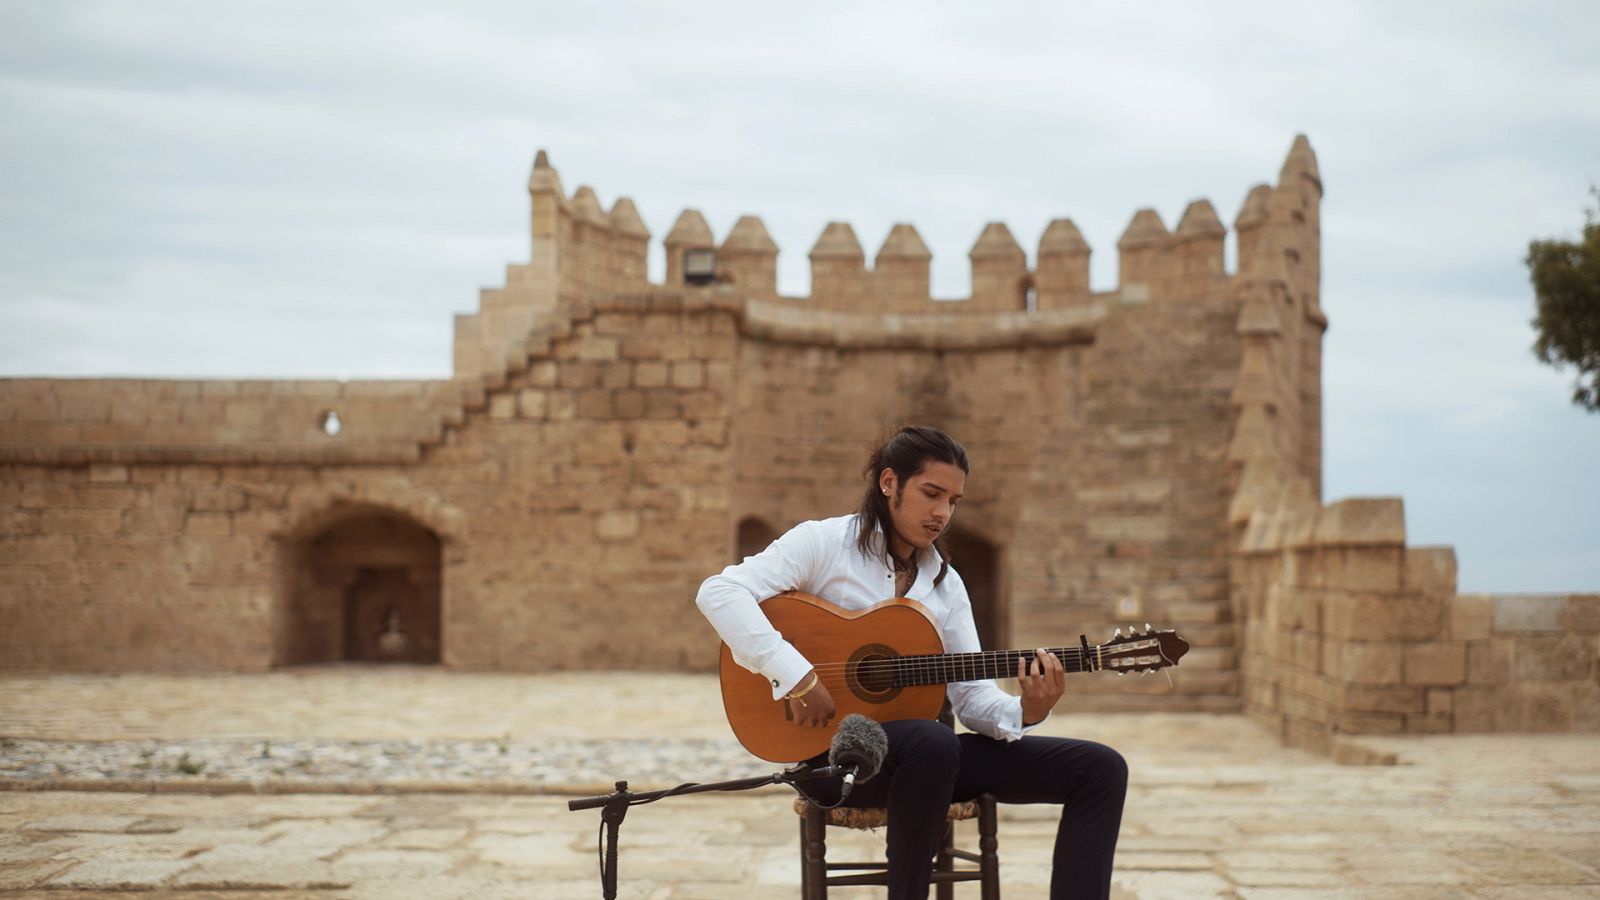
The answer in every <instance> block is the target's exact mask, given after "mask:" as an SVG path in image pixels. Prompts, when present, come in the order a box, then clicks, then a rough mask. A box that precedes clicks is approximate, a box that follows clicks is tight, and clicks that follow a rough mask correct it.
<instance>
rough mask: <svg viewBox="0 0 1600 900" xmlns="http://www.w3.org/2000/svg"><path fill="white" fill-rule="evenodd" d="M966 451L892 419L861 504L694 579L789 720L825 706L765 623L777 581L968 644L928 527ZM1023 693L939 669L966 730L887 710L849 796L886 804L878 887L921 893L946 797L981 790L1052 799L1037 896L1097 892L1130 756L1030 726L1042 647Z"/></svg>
mask: <svg viewBox="0 0 1600 900" xmlns="http://www.w3.org/2000/svg"><path fill="white" fill-rule="evenodd" d="M969 471H970V465H969V463H968V461H967V454H966V451H965V450H964V449H963V448H962V447H961V445H960V444H958V443H956V441H955V440H954V439H953V438H951V437H950V436H949V435H947V434H945V433H944V432H942V431H939V430H938V429H935V428H927V427H915V426H913V427H907V428H902V429H900V431H898V432H897V433H896V434H895V435H894V436H893V437H892V438H890V439H889V440H888V441H887V442H886V443H885V444H884V445H883V446H882V447H880V448H879V449H878V450H877V451H876V452H874V453H873V454H872V457H871V459H870V460H869V462H868V464H867V467H866V474H867V477H868V482H869V483H868V485H867V489H866V492H865V495H864V496H863V498H862V502H861V508H860V510H859V511H858V512H856V513H855V514H853V515H848V516H840V517H838V518H833V519H825V520H822V521H813V522H804V523H801V524H800V525H797V526H795V527H794V528H793V529H791V530H790V531H789V532H788V533H787V534H785V535H783V536H782V537H780V538H778V539H777V540H775V541H773V542H772V544H771V545H770V546H768V547H767V548H766V549H765V550H763V551H762V552H760V553H758V554H756V555H755V556H751V557H749V558H747V559H745V560H744V561H743V562H741V563H739V564H737V565H732V566H729V567H728V568H726V569H724V570H723V571H722V572H721V573H720V574H717V575H713V576H712V577H710V578H708V579H706V581H705V583H704V584H702V585H701V587H700V593H699V596H698V597H697V598H696V601H695V602H696V604H697V605H698V606H699V608H700V611H701V612H702V613H703V614H704V615H705V616H706V618H707V619H708V620H709V621H710V622H711V625H712V627H714V628H715V629H716V630H717V633H718V634H719V635H720V636H721V637H722V639H723V641H724V642H725V643H726V644H727V645H728V648H729V649H730V650H731V651H732V654H733V659H734V660H735V661H736V662H737V663H738V664H739V665H740V666H743V667H744V668H745V669H748V670H750V671H751V672H755V673H759V674H760V675H762V676H763V677H764V678H766V679H767V681H768V683H770V684H771V686H772V697H773V701H774V702H785V703H787V704H788V708H789V714H790V717H791V718H792V719H793V721H794V722H795V723H796V724H800V725H806V726H811V727H817V728H822V727H826V726H828V725H830V724H831V722H832V719H833V716H834V714H835V705H834V698H833V693H832V692H831V691H830V690H829V687H828V681H829V679H826V678H824V677H823V675H822V674H821V673H819V672H818V670H817V668H816V667H815V666H814V665H813V663H812V662H811V661H808V660H807V659H806V658H805V657H804V655H802V654H801V653H800V651H799V650H797V649H796V648H795V647H794V646H793V645H792V644H791V643H789V642H788V641H787V640H785V639H784V637H783V636H782V635H781V634H779V633H778V631H777V630H776V629H774V628H773V626H772V624H771V623H770V622H769V621H768V619H767V617H766V615H765V614H763V613H762V611H761V601H762V600H763V599H765V598H768V597H772V596H774V595H777V594H781V593H783V592H785V591H804V592H807V593H811V594H816V595H818V596H820V597H823V598H825V599H827V600H828V601H830V602H832V603H834V604H836V605H838V606H839V607H842V608H844V609H847V610H861V609H866V608H868V607H872V606H875V605H877V604H879V603H880V602H881V601H883V600H884V599H885V597H888V596H894V597H907V598H910V599H912V600H916V601H918V602H919V603H921V604H922V605H923V606H924V607H925V608H926V609H927V610H928V611H929V612H930V613H931V614H932V616H933V617H934V619H935V620H936V622H937V624H938V630H939V633H940V636H941V638H942V640H943V644H944V648H945V649H946V650H947V651H950V652H953V653H971V652H976V651H978V650H979V649H980V647H979V644H978V632H977V628H976V626H975V625H974V623H973V618H972V604H971V601H970V600H969V599H968V597H967V590H966V587H965V586H964V585H963V584H962V582H961V576H960V575H959V574H957V573H956V571H955V569H954V568H952V567H950V566H949V565H948V564H946V562H945V561H944V559H943V557H942V556H941V555H940V553H939V551H938V549H937V548H936V547H935V545H934V542H935V540H936V539H937V538H938V537H939V535H940V534H942V533H943V532H944V531H945V529H947V528H948V527H949V525H950V519H951V517H952V516H953V515H954V514H955V509H956V505H957V504H958V503H959V502H960V500H961V496H962V492H963V491H964V490H965V487H966V478H967V474H968V472H969ZM1016 675H1017V679H1018V681H1019V682H1020V684H1021V688H1022V696H1021V697H1013V696H1011V695H1009V694H1007V693H1005V692H1004V691H1002V690H1000V689H999V688H998V687H996V686H995V685H994V683H993V682H992V681H966V682H958V683H951V684H949V686H948V688H947V696H948V699H949V702H950V704H951V707H952V709H953V710H954V712H955V714H956V716H957V717H958V718H959V719H960V720H961V722H962V724H964V725H966V726H967V727H968V728H970V729H972V731H973V732H976V733H972V734H960V735H958V734H956V733H955V732H954V731H952V730H951V729H950V728H948V727H946V726H945V725H943V724H941V723H939V722H936V721H930V720H924V719H903V720H900V721H892V722H884V723H883V727H884V731H885V732H886V733H887V735H888V738H889V752H888V755H887V757H886V758H885V760H884V763H883V766H882V768H881V769H880V772H879V774H878V776H877V777H876V778H873V779H872V780H870V781H868V782H866V783H864V784H861V785H859V786H857V787H856V788H855V790H854V791H853V792H852V793H851V794H850V796H849V797H848V798H847V800H846V803H847V805H850V806H877V807H887V808H888V812H889V835H888V857H889V897H890V898H891V900H911V898H926V897H927V894H928V884H929V877H930V874H931V871H932V866H933V856H934V853H935V851H936V849H937V845H938V841H939V837H940V835H941V834H942V832H943V827H944V815H945V810H946V809H947V808H948V806H949V804H950V803H952V802H955V801H962V800H969V799H971V798H973V797H976V796H977V795H979V794H982V793H990V794H993V795H994V796H995V798H996V799H997V800H999V801H1000V802H1002V803H1060V804H1063V806H1064V809H1063V810H1062V814H1061V823H1060V825H1059V827H1058V828H1057V831H1056V844H1055V854H1054V860H1053V862H1054V868H1053V872H1052V876H1051V885H1050V896H1051V898H1053V900H1064V898H1106V897H1109V896H1110V892H1111V865H1112V858H1113V856H1114V854H1115V852H1116V845H1117V836H1118V831H1119V829H1120V827H1121V823H1122V805H1123V800H1124V797H1125V795H1126V792H1127V782H1128V769H1127V764H1126V763H1125V762H1124V761H1123V759H1122V756H1121V755H1120V754H1118V753H1117V752H1116V751H1115V750H1113V749H1111V748H1110V747H1106V746H1104V745H1102V744H1097V743H1093V742H1090V741H1080V740H1073V739H1069V738H1049V737H1041V736H1036V735H1028V734H1027V732H1028V731H1029V730H1030V729H1031V728H1033V726H1035V725H1037V724H1039V723H1040V722H1042V721H1043V720H1044V719H1045V717H1047V716H1048V715H1049V714H1050V711H1051V709H1053V708H1054V707H1055V705H1056V702H1057V701H1059V700H1060V699H1061V695H1062V694H1063V692H1064V691H1065V689H1066V678H1065V670H1064V668H1063V666H1062V663H1061V660H1060V659H1058V658H1057V657H1056V656H1055V654H1053V653H1048V652H1046V651H1044V650H1042V649H1041V650H1038V651H1036V652H1035V654H1034V659H1033V660H1031V661H1030V662H1029V663H1028V664H1027V665H1026V666H1024V664H1023V663H1022V662H1021V661H1019V662H1018V665H1017V673H1016Z"/></svg>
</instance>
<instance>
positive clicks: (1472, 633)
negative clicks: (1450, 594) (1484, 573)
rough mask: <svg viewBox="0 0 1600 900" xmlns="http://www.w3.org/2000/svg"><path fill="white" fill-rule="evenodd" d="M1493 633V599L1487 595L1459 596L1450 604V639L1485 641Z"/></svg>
mask: <svg viewBox="0 0 1600 900" xmlns="http://www.w3.org/2000/svg"><path fill="white" fill-rule="evenodd" d="M1493 632H1494V598H1493V597H1490V596H1489V595H1487V594H1459V595H1457V596H1456V597H1454V598H1453V599H1452V600H1451V603H1450V637H1451V638H1452V639H1454V640H1458V641H1482V640H1487V639H1488V638H1489V636H1490V635H1491V634H1493Z"/></svg>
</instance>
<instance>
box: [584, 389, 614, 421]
mask: <svg viewBox="0 0 1600 900" xmlns="http://www.w3.org/2000/svg"><path fill="white" fill-rule="evenodd" d="M577 410H578V418H580V419H609V418H611V416H612V407H611V392H610V391H608V390H606V389H605V388H592V389H590V390H586V391H579V392H578V407H577Z"/></svg>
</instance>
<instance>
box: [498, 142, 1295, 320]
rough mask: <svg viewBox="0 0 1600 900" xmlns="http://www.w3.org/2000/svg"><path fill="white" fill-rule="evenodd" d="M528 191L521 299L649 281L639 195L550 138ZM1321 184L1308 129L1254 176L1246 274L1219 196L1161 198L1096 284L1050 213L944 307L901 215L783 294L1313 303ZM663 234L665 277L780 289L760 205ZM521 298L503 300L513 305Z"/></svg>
mask: <svg viewBox="0 0 1600 900" xmlns="http://www.w3.org/2000/svg"><path fill="white" fill-rule="evenodd" d="M528 191H529V194H530V198H531V203H532V252H531V255H530V261H529V264H528V266H526V267H514V268H513V272H512V273H510V277H508V279H507V288H506V290H508V291H511V290H513V288H518V289H520V291H515V293H518V294H519V296H518V298H517V299H520V300H521V301H522V303H523V304H524V305H525V306H526V307H527V308H528V309H534V308H543V309H551V308H553V307H554V305H555V303H556V302H557V300H558V299H559V298H560V297H562V296H569V297H575V296H588V297H593V296H602V295H612V294H627V293H637V292H639V291H641V290H644V289H647V288H649V287H650V284H649V282H648V280H647V276H646V272H647V271H648V266H647V255H648V253H649V249H650V248H649V239H650V234H649V231H648V230H647V229H646V228H645V227H644V223H643V221H642V219H641V218H640V216H639V212H638V210H637V209H636V208H635V206H634V204H633V202H632V201H631V200H629V199H628V198H626V197H622V198H618V199H617V201H616V202H615V203H614V204H613V206H612V209H611V211H610V212H609V213H608V212H606V211H605V210H604V208H603V206H602V205H601V202H600V199H599V196H598V195H597V194H596V192H595V191H594V189H593V188H591V187H588V186H582V187H579V188H578V189H577V190H576V191H574V192H573V193H572V194H571V195H570V196H568V195H567V194H566V193H565V192H564V191H563V189H562V185H561V179H560V176H559V175H558V173H557V172H556V170H555V169H554V168H553V167H552V166H551V165H550V162H549V158H548V156H547V155H546V154H545V152H544V151H542V150H541V151H540V152H539V154H538V157H537V159H536V160H535V162H534V169H533V173H532V176H531V177H530V178H529V182H528ZM1321 195H1322V183H1321V178H1320V176H1319V174H1318V171H1317V161H1316V154H1315V153H1314V152H1313V151H1312V149H1311V145H1310V143H1309V142H1308V141H1307V140H1306V138H1305V137H1304V136H1303V135H1301V136H1298V137H1296V139H1295V141H1294V143H1293V145H1292V146H1291V148H1290V151H1289V154H1288V157H1287V158H1286V159H1285V161H1284V164H1283V166H1282V168H1281V170H1280V172H1279V175H1278V180H1277V183H1276V184H1275V185H1268V184H1259V185H1256V186H1255V187H1253V188H1251V189H1250V190H1249V191H1248V193H1247V194H1246V196H1245V199H1244V202H1243V204H1242V205H1241V207H1240V209H1239V212H1238V215H1237V216H1236V217H1235V220H1234V230H1235V233H1236V234H1237V236H1238V237H1237V240H1238V265H1237V269H1236V271H1235V272H1233V273H1229V272H1228V271H1227V270H1226V267H1225V265H1224V249H1223V247H1224V243H1225V242H1226V240H1227V233H1228V229H1227V227H1226V226H1225V225H1223V223H1222V220H1221V218H1220V217H1219V216H1218V214H1217V211H1216V209H1215V207H1213V206H1212V204H1211V202H1210V201H1209V200H1205V199H1199V200H1195V201H1193V202H1191V203H1190V204H1189V206H1188V208H1187V209H1185V210H1184V213H1183V216H1182V217H1181V218H1180V219H1179V220H1178V223H1177V226H1176V227H1175V228H1173V229H1170V230H1169V229H1168V227H1167V225H1166V223H1165V222H1163V221H1162V219H1161V216H1160V215H1159V214H1158V213H1157V212H1156V211H1155V210H1154V209H1148V208H1146V209H1141V210H1139V211H1137V212H1136V213H1135V214H1134V216H1133V218H1132V219H1131V220H1130V221H1129V223H1128V226H1127V228H1126V229H1125V230H1124V231H1123V233H1122V235H1121V236H1120V237H1119V238H1118V240H1117V244H1116V252H1117V255H1118V265H1117V272H1118V283H1117V285H1116V286H1115V287H1114V288H1112V289H1111V290H1109V291H1102V292H1098V293H1097V292H1095V291H1093V290H1092V289H1091V287H1090V284H1089V260H1090V257H1091V255H1092V252H1093V251H1092V248H1091V247H1090V245H1089V243H1088V242H1087V241H1086V240H1085V239H1084V237H1083V234H1082V232H1081V231H1080V230H1079V229H1078V227H1077V225H1076V224H1074V223H1073V221H1072V220H1071V219H1069V218H1059V219H1055V220H1053V221H1051V222H1050V223H1049V225H1048V226H1047V227H1046V228H1045V231H1044V233H1043V234H1042V235H1041V236H1040V238H1039V241H1038V243H1037V245H1036V247H1035V252H1034V258H1033V259H1034V261H1033V265H1032V266H1031V267H1030V265H1029V261H1028V253H1027V251H1026V250H1025V249H1024V247H1023V245H1022V244H1021V243H1020V242H1019V241H1018V240H1017V238H1016V236H1015V235H1014V234H1013V233H1012V232H1011V230H1010V229H1009V228H1008V227H1007V226H1006V225H1005V223H1003V222H998V221H996V222H989V223H987V224H986V225H984V227H983V228H982V230H981V231H980V232H979V234H978V237H977V239H976V240H975V241H974V243H973V246H972V248H971V250H970V251H969V252H968V254H967V255H968V259H969V260H970V265H971V272H972V276H971V277H972V282H971V284H972V287H971V292H970V293H969V295H968V296H967V297H966V298H962V299H959V300H956V301H954V303H956V304H959V305H956V306H952V305H949V303H948V302H939V303H938V305H937V306H935V305H934V304H935V301H934V300H933V298H932V294H931V291H930V274H929V273H930V268H931V265H932V260H933V254H932V253H931V252H930V251H929V250H928V246H927V244H926V243H925V242H924V241H923V239H922V237H921V235H920V234H918V233H917V229H916V227H915V226H913V225H910V224H907V223H899V224H896V225H895V226H894V227H893V228H891V229H890V231H889V233H888V235H887V236H886V237H885V238H884V240H883V242H882V243H881V244H880V245H879V248H878V250H877V253H876V254H875V256H874V257H873V260H872V263H871V265H868V261H867V254H866V251H865V249H864V248H863V246H862V243H861V240H860V238H859V237H858V236H857V235H856V232H855V230H854V228H852V227H851V225H850V224H849V223H848V222H843V221H835V222H829V223H828V224H827V225H826V226H824V227H823V229H822V231H821V233H820V234H819V235H818V237H817V240H816V242H815V243H814V244H813V245H812V247H811V249H810V251H809V254H808V255H809V258H810V262H811V291H810V294H809V295H808V296H805V297H786V298H782V299H785V300H790V301H797V302H801V303H810V304H812V305H814V307H815V308H816V309H818V310H835V311H849V310H854V311H859V312H871V313H917V312H930V313H931V312H941V313H949V312H952V311H959V312H971V313H998V312H1019V311H1026V310H1030V309H1034V310H1050V309H1061V308H1068V307H1072V306H1076V305H1082V304H1087V303H1090V302H1092V301H1094V300H1096V299H1104V300H1113V301H1123V302H1130V303H1145V302H1181V300H1182V298H1184V297H1193V296H1197V295H1211V294H1214V293H1216V292H1217V291H1218V290H1222V289H1225V288H1226V287H1227V284H1228V282H1229V281H1230V280H1231V279H1242V280H1244V281H1260V280H1273V281H1281V282H1283V283H1284V284H1285V286H1286V287H1287V288H1288V289H1289V291H1290V293H1291V294H1293V295H1296V296H1303V297H1305V299H1306V302H1307V303H1308V304H1309V306H1310V308H1311V309H1315V308H1316V296H1315V293H1316V284H1317V275H1318V270H1317V267H1318V258H1319V247H1318V241H1319V235H1318V222H1319V216H1318V206H1319V203H1320V200H1321ZM662 244H663V248H664V250H665V253H666V274H665V281H664V283H663V285H661V286H662V287H666V288H668V289H678V288H682V289H685V290H717V291H722V292H732V293H735V294H739V295H743V296H746V297H749V298H751V299H760V300H771V299H778V298H779V293H778V288H777V260H778V253H779V248H778V245H777V243H776V242H775V241H774V240H773V239H772V236H771V235H770V234H769V233H768V231H767V228H766V225H765V224H764V223H763V222H762V221H761V219H760V218H759V217H757V216H753V215H746V216H743V217H741V218H740V219H739V220H738V222H736V223H735V224H734V226H733V227H732V229H730V230H729V231H728V232H727V234H726V236H725V237H723V239H722V240H721V241H720V242H718V240H717V239H716V236H715V234H714V233H713V231H712V228H711V226H710V223H708V222H707V221H706V219H705V217H704V216H703V215H702V214H701V213H700V212H699V211H698V210H695V209H692V208H691V209H686V210H684V211H683V212H682V213H681V214H680V215H679V216H678V218H677V221H676V222H675V223H674V225H673V227H672V229H671V231H670V232H669V233H668V234H667V236H666V237H665V238H664V239H663V241H662ZM697 266H698V267H699V268H698V269H697V268H696V267H697ZM490 293H493V292H490ZM510 299H511V298H507V302H503V303H501V304H500V305H502V306H507V307H510V306H513V305H516V304H514V303H512V302H509V301H510ZM509 315H510V314H509V313H506V314H501V318H507V317H508V316H509ZM527 315H528V312H527V309H525V310H524V317H526V316H527ZM511 317H513V318H514V316H511ZM502 324H510V323H509V322H505V323H502ZM469 330H470V328H469ZM471 337H472V336H471V335H469V338H471ZM468 343H472V341H471V340H469V341H468Z"/></svg>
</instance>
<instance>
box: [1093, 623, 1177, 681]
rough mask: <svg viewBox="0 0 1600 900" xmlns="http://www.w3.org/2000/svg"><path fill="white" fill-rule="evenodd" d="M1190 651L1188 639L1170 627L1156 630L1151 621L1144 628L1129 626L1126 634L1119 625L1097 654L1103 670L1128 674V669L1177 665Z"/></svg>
mask: <svg viewBox="0 0 1600 900" xmlns="http://www.w3.org/2000/svg"><path fill="white" fill-rule="evenodd" d="M1188 652H1189V642H1188V641H1186V640H1184V639H1183V638H1181V637H1178V633H1177V632H1176V631H1174V630H1172V629H1171V628H1168V629H1165V630H1163V631H1157V630H1155V629H1154V628H1151V627H1150V626H1149V625H1148V624H1146V625H1145V626H1144V631H1142V632H1140V631H1135V630H1134V629H1133V628H1132V627H1129V629H1128V633H1127V634H1123V633H1122V629H1121V628H1118V629H1117V630H1116V632H1115V633H1114V634H1113V635H1112V636H1111V640H1109V641H1106V642H1105V643H1104V644H1101V645H1100V647H1099V649H1098V651H1097V652H1096V654H1095V656H1096V658H1097V661H1098V662H1099V663H1100V668H1101V670H1102V671H1106V672H1116V673H1118V674H1119V675H1120V674H1126V673H1128V672H1154V671H1155V670H1157V669H1165V668H1166V667H1167V666H1175V665H1177V664H1178V660H1180V659H1182V658H1183V655H1184V654H1185V653H1188Z"/></svg>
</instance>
